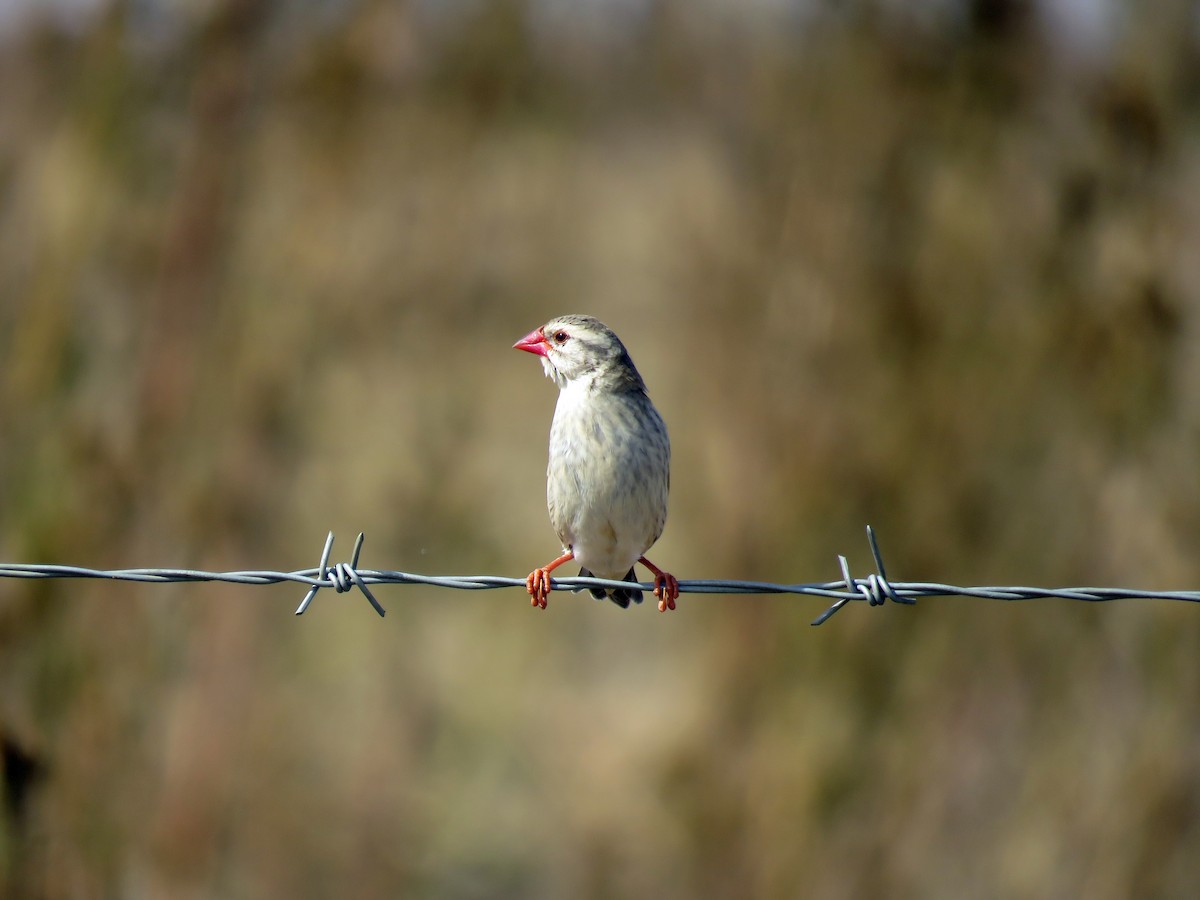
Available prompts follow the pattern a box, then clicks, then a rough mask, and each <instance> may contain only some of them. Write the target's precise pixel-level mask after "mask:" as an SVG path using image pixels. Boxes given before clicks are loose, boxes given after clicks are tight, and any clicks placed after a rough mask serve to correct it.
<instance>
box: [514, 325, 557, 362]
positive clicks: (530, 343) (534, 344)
mask: <svg viewBox="0 0 1200 900" xmlns="http://www.w3.org/2000/svg"><path fill="white" fill-rule="evenodd" d="M549 347H550V342H549V341H548V340H546V335H545V333H544V332H543V331H542V329H541V328H536V329H534V330H533V331H531V332H529V334H527V335H525V337H523V338H521V339H520V340H519V341H517V342H516V343H515V344H513V349H514V350H524V351H525V352H526V353H533V354H536V355H537V356H545V355H546V350H547V349H548V348H549Z"/></svg>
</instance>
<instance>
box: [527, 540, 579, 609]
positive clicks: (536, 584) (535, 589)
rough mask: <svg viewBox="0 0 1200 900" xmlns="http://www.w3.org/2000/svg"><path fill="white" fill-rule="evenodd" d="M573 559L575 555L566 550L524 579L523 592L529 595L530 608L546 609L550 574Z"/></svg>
mask: <svg viewBox="0 0 1200 900" xmlns="http://www.w3.org/2000/svg"><path fill="white" fill-rule="evenodd" d="M574 558H575V554H574V553H572V552H571V551H570V550H568V551H567V552H566V553H564V554H563V555H562V556H560V557H559V558H558V559H556V560H554V561H553V562H550V563H547V564H546V565H544V566H542V567H541V568H540V569H534V570H533V571H532V572H530V573H529V577H528V578H526V579H525V590H526V591H527V592H528V593H529V604H530V606H540V607H541V608H542V609H545V608H546V598H548V597H549V596H550V573H551V572H553V571H554V570H555V569H557V568H558V567H559V566H561V565H562V564H563V563H565V562H569V561H570V560H572V559H574Z"/></svg>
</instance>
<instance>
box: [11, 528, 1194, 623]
mask: <svg viewBox="0 0 1200 900" xmlns="http://www.w3.org/2000/svg"><path fill="white" fill-rule="evenodd" d="M867 540H868V542H869V544H870V547H871V555H872V557H873V558H874V561H875V568H876V571H875V572H872V573H871V574H870V575H868V576H867V577H865V578H855V577H853V576H852V575H851V574H850V566H849V563H848V562H847V561H846V557H844V556H839V557H838V562H839V565H840V567H841V571H842V577H841V579H840V580H838V581H826V582H820V583H815V582H814V583H802V584H775V583H772V582H766V581H738V580H729V579H693V580H690V581H680V582H679V590H680V593H687V594H790V595H798V596H811V597H822V598H825V599H828V600H832V601H834V602H833V604H832V605H831V606H830V607H829V608H828V609H826V610H825V611H824V612H823V613H822V614H821V615H820V616H818V617H817V618H816V619H815V620H814V621H813V623H812V624H813V625H820V624H822V623H824V622H826V621H827V620H828V619H829V617H830V616H832V615H833V614H834V613H836V612H837V611H838V610H840V609H841V608H842V607H844V606H845V605H846V604H847V603H853V602H858V601H866V602H867V603H868V605H870V606H881V605H883V604H884V603H886V602H887V601H888V600H891V601H892V602H893V603H901V604H905V605H912V604H915V603H916V602H917V599H918V598H920V597H952V596H957V597H977V598H980V599H986V600H1008V601H1012V600H1041V599H1063V600H1082V601H1085V602H1089V603H1098V602H1104V601H1108V600H1180V601H1186V602H1191V603H1200V591H1144V590H1137V589H1131V588H1110V587H1067V588H1042V587H1025V586H1017V585H996V586H983V587H962V586H958V585H952V584H942V583H940V582H935V581H889V580H888V578H887V575H886V572H885V569H884V565H883V557H882V555H881V554H880V552H879V545H878V543H877V542H876V539H875V531H874V529H872V528H871V527H870V526H869V525H868V526H867ZM362 545H363V535H362V534H360V535H359V536H358V539H357V540H356V541H355V543H354V552H353V554H352V555H351V559H350V562H348V563H334V564H332V565H331V564H330V563H329V555H330V553H331V552H332V550H333V532H330V533H329V536H328V537H327V538H326V540H325V547H324V549H323V550H322V553H321V562H320V565H318V566H317V567H316V568H314V569H300V570H298V571H295V572H275V571H270V570H260V569H251V570H245V571H238V572H202V571H198V570H195V569H165V568H145V569H89V568H85V567H83V566H64V565H35V564H25V563H0V578H97V579H103V580H110V581H133V582H144V583H153V584H162V583H180V582H213V581H217V582H227V583H231V584H249V585H260V584H281V583H284V582H295V583H297V584H305V585H308V587H309V590H308V593H307V594H306V595H305V597H304V600H303V601H301V603H300V606H299V608H297V610H296V615H302V614H303V613H304V612H305V611H306V610H307V609H308V607H309V605H310V604H311V603H312V601H313V598H315V597H316V595H317V592H318V591H319V590H321V589H322V588H332V589H333V590H334V591H336V592H337V593H345V592H346V591H350V590H353V589H354V588H358V589H359V590H360V591H361V592H362V594H363V595H364V596H365V597H366V599H367V601H368V602H369V603H370V604H371V606H372V607H373V608H374V610H375V612H377V613H378V614H379V615H380V616H383V615H385V610H384V608H383V606H382V605H381V604H380V603H379V601H378V600H377V599H376V598H375V595H374V594H373V593H372V592H371V589H370V585H378V584H419V585H426V586H429V587H439V588H449V589H452V590H463V591H481V590H495V589H498V588H510V587H519V588H524V587H525V579H524V578H507V577H504V576H500V575H419V574H415V573H412V572H398V571H391V570H387V569H382V570H380V569H360V568H358V559H359V554H360V553H361V551H362ZM628 586H629V583H628V582H625V581H614V580H611V579H606V578H553V579H551V581H550V587H551V590H555V591H570V590H575V589H578V588H590V587H610V588H611V587H628ZM653 587H654V585H653V584H652V583H645V582H643V583H642V584H641V588H642V589H643V590H646V591H650V590H653Z"/></svg>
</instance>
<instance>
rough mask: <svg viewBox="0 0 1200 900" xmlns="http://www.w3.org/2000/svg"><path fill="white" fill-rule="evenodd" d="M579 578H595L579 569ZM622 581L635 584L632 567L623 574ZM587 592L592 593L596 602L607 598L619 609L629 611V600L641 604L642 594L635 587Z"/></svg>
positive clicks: (595, 589) (586, 571)
mask: <svg viewBox="0 0 1200 900" xmlns="http://www.w3.org/2000/svg"><path fill="white" fill-rule="evenodd" d="M579 577H580V578H595V577H596V576H594V575H593V574H592V573H591V572H589V571H588V570H587V569H580V570H579ZM622 580H623V581H632V582H635V583H636V582H637V576H636V575H634V573H633V568H632V567H630V569H629V571H628V572H626V573H625V577H624V578H623V579H622ZM588 590H589V591H591V592H592V596H593V597H595V598H596V599H597V600H603V599H604V598H605V597H607V598H608V599H609V600H611V601H612V602H613V603H615V604H617V606H619V607H621V609H629V601H631V600H632V601H633V602H634V603H641V602H642V592H641V591H640V590H639V589H638V588H636V587H631V588H588Z"/></svg>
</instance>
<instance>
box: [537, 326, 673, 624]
mask: <svg viewBox="0 0 1200 900" xmlns="http://www.w3.org/2000/svg"><path fill="white" fill-rule="evenodd" d="M513 348H514V349H516V350H524V351H526V352H528V353H534V354H536V355H537V356H540V357H541V358H542V367H543V368H544V369H545V370H546V376H547V377H548V378H550V379H551V380H552V381H553V382H554V383H555V384H556V385H558V389H559V394H558V405H557V406H556V407H555V409H554V421H553V423H552V424H551V425H550V462H549V464H548V465H547V467H546V505H547V507H548V508H549V510H550V524H551V525H552V526H553V527H554V530H555V532H556V533H557V534H558V539H559V540H560V541H562V547H563V555H562V556H560V557H558V559H556V560H554V561H553V562H550V563H548V564H546V565H544V566H542V567H541V568H540V569H534V570H533V571H532V572H531V573H529V577H528V578H527V579H525V588H526V590H527V591H528V592H529V596H530V597H531V598H532V603H533V605H534V606H540V607H541V608H542V609H545V608H546V598H547V596H548V595H549V593H550V573H551V572H552V571H554V570H555V569H556V568H558V567H559V566H561V565H562V564H563V563H565V562H569V561H570V560H572V559H574V560H576V561H578V562H579V563H580V565H582V566H583V568H582V569H580V571H579V574H580V575H581V576H583V577H585V578H588V577H596V578H608V579H612V580H614V581H632V582H635V586H634V587H629V588H615V589H614V588H590V590H591V592H592V596H593V597H595V598H596V599H597V600H603V599H604V598H605V597H608V598H609V599H610V600H612V601H613V603H615V604H617V605H618V606H620V607H621V608H622V609H626V608H628V607H629V602H630V601H631V600H632V601H633V602H635V603H641V602H642V592H641V591H640V590H638V588H637V586H636V581H637V578H636V577H635V575H634V571H633V566H634V563H639V562H640V563H641V564H642V565H644V566H645V567H646V568H647V569H649V570H650V571H651V572H652V573H653V574H654V596H655V597H657V598H658V608H659V611H661V612H665V611H666V610H668V609H674V608H675V600H676V599H677V598H678V597H679V582H678V581H677V580H676V579H675V576H674V575H670V574H668V573H666V572H664V571H662V570H661V569H660V568H658V566H656V565H654V563H652V562H650V560H648V559H646V557H645V555H644V554H645V553H646V551H647V550H649V549H650V547H651V546H652V545H653V544H654V542H655V541H657V540H658V538H659V536H660V535H661V534H662V530H663V525H665V524H666V521H667V491H668V489H669V487H670V481H671V475H670V470H671V440H670V438H668V437H667V426H666V424H664V422H663V420H662V416H660V415H659V414H658V410H657V409H655V408H654V404H653V403H651V402H650V397H649V396H648V395H647V393H646V383H645V382H644V381H642V376H641V375H639V374H638V370H637V369H636V368H635V367H634V365H633V360H632V359H630V358H629V353H628V351H627V350H626V349H625V345H624V344H622V343H621V340H620V338H618V337H617V336H616V335H615V334H613V332H612V330H611V329H610V328H609V327H608V326H607V325H605V324H604V323H603V322H601V321H599V320H598V319H594V318H592V317H591V316H559V317H558V318H555V319H551V320H550V321H549V322H547V323H546V324H545V325H543V326H542V327H541V328H536V329H534V330H533V331H531V332H529V334H527V335H525V337H523V338H521V339H520V340H519V341H517V342H516V343H515V344H513Z"/></svg>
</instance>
